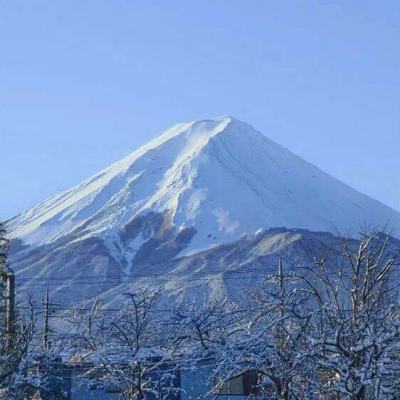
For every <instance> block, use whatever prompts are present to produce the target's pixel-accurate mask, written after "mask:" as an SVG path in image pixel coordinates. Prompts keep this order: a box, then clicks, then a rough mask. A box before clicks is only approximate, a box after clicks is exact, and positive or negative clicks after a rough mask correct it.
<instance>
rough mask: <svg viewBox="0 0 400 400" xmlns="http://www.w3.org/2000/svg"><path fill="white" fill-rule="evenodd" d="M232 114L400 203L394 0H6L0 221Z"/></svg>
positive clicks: (399, 52) (399, 22) (399, 74)
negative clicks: (183, 128) (161, 138)
mask: <svg viewBox="0 0 400 400" xmlns="http://www.w3.org/2000/svg"><path fill="white" fill-rule="evenodd" d="M225 114H231V115H233V116H235V117H237V118H239V119H242V120H245V121H247V122H249V123H251V124H252V125H253V126H255V127H256V128H257V129H259V130H260V131H262V132H263V133H265V134H266V135H267V136H269V137H270V138H271V139H273V140H275V141H277V142H279V143H281V144H283V145H284V146H286V147H288V148H289V149H291V150H293V151H294V152H296V153H297V154H299V155H301V156H302V157H304V158H305V159H307V160H309V161H311V162H313V163H314V164H316V165H317V166H319V167H321V168H322V169H324V170H325V171H327V172H329V173H331V174H332V175H334V176H336V177H337V178H339V179H341V180H343V181H344V182H346V183H348V184H350V185H352V186H354V187H355V188H357V189H359V190H361V191H363V192H365V193H367V194H369V195H371V196H373V197H375V198H377V199H379V200H381V201H383V202H385V203H387V204H389V205H391V206H392V207H394V208H397V209H398V210H400V156H399V153H400V3H399V2H398V1H396V0H393V1H347V0H343V1H304V0H302V1H268V0H258V1H257V0H251V1H249V0H207V1H201V0H193V1H191V0H190V1H188V0H180V1H177V0H168V1H166V0H165V1H164V0H157V1H151V0H142V1H135V0H125V1H123V0H112V1H110V0H107V1H106V0H68V1H67V0H57V1H54V0H30V1H27V0H0V161H1V169H0V187H1V196H0V218H1V217H3V218H4V217H10V216H12V215H13V214H15V213H17V212H19V211H21V210H23V209H25V208H27V207H29V206H31V205H33V204H35V203H37V202H38V201H40V200H42V199H44V198H45V197H47V196H48V195H50V194H53V193H56V192H58V191H60V190H63V189H66V188H68V187H70V186H71V185H74V184H77V183H79V182H80V181H81V180H82V179H84V178H86V177H88V176H90V175H91V174H93V173H95V172H97V171H98V170H99V169H100V168H102V167H105V166H107V165H108V164H109V163H111V162H113V161H116V160H118V159H119V158H121V157H122V156H124V155H126V154H128V153H130V152H131V151H132V150H134V149H135V148H136V147H137V146H139V145H140V144H143V143H144V142H146V141H148V140H149V139H150V138H152V137H154V136H155V135H157V134H158V133H160V132H161V131H162V130H164V129H165V128H167V127H169V126H170V125H171V124H173V123H176V122H180V121H184V120H192V119H201V118H207V117H217V116H220V115H225Z"/></svg>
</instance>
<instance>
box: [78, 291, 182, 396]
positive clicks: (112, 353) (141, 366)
mask: <svg viewBox="0 0 400 400" xmlns="http://www.w3.org/2000/svg"><path fill="white" fill-rule="evenodd" d="M158 296H159V292H158V291H155V292H154V291H151V290H149V289H147V288H143V289H139V290H138V291H136V292H135V293H127V294H126V297H127V300H128V301H127V304H126V305H125V306H124V307H123V308H122V309H121V311H120V312H111V313H110V312H108V310H107V309H104V308H102V307H101V305H100V304H99V303H98V302H96V303H95V304H94V306H93V308H92V310H91V311H90V312H89V313H88V314H86V315H79V316H77V318H75V321H76V322H78V324H77V331H76V334H75V335H74V337H73V345H74V347H75V349H76V351H75V361H76V362H78V363H79V364H81V363H83V364H84V365H86V366H89V365H90V367H86V368H85V371H84V374H83V376H82V379H83V380H84V381H86V382H88V383H89V384H91V385H95V386H97V387H98V388H116V389H118V390H119V391H120V392H121V396H122V397H123V398H124V399H126V400H128V399H129V400H137V399H144V398H147V397H146V396H153V397H152V398H155V399H164V398H166V397H167V396H169V395H171V393H174V392H175V391H177V390H178V388H177V386H176V384H175V382H174V380H175V372H176V365H175V359H174V357H175V355H176V354H177V349H178V346H177V343H176V342H171V341H169V340H168V336H169V335H168V334H167V333H166V332H167V330H166V325H165V322H164V321H165V318H166V315H165V314H166V311H165V312H164V311H163V310H158V309H156V307H155V306H156V304H157V301H156V300H157V298H158Z"/></svg>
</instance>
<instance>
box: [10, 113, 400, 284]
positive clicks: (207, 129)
mask: <svg viewBox="0 0 400 400" xmlns="http://www.w3.org/2000/svg"><path fill="white" fill-rule="evenodd" d="M365 222H367V223H369V224H371V225H373V226H383V225H384V224H387V223H389V224H390V225H391V226H392V227H393V228H394V229H395V231H396V232H399V231H398V230H397V229H398V228H399V227H400V214H399V213H397V212H396V211H394V210H392V209H391V208H389V207H387V206H385V205H383V204H381V203H379V202H378V201H375V200H373V199H371V198H369V197H367V196H365V195H363V194H361V193H359V192H357V191H356V190H354V189H352V188H350V187H349V186H347V185H345V184H343V183H341V182H339V181H338V180H336V179H334V178H332V177H331V176H329V175H327V174H325V173H324V172H322V171H321V170H320V169H318V168H317V167H315V166H313V165H311V164H309V163H308V162H306V161H304V160H302V159H301V158H300V157H298V156H296V155H295V154H293V153H291V152H290V151H289V150H287V149H285V148H283V147H281V146H280V145H278V144H276V143H274V142H273V141H271V140H269V139H268V138H267V137H265V136H264V135H262V134H261V133H259V132H257V131H256V130H255V129H253V128H252V127H251V126H250V125H248V124H246V123H243V122H241V121H238V120H236V119H234V118H231V117H227V118H223V119H220V120H213V121H212V120H204V121H194V122H188V123H181V124H178V125H175V126H173V127H172V128H170V129H169V130H167V131H166V132H164V133H163V134H162V135H161V136H159V137H158V138H156V139H155V140H153V141H151V142H149V143H148V144H146V145H144V146H143V147H141V148H139V149H138V150H136V151H134V152H133V153H132V154H130V155H129V156H127V157H126V158H124V159H122V160H121V161H119V162H117V163H115V164H113V165H112V166H110V167H109V168H106V169H105V170H103V171H101V172H99V173H98V174H97V175H95V176H93V177H92V178H90V179H88V180H87V181H85V182H83V183H82V184H80V185H78V186H76V187H74V188H72V189H70V190H67V191H65V192H63V193H60V194H58V195H55V196H53V197H51V198H49V199H47V200H45V201H43V202H42V203H41V204H39V205H38V206H36V207H33V208H32V209H30V210H28V211H25V212H23V213H21V214H20V215H18V216H16V217H15V218H13V219H12V220H11V221H9V223H8V229H9V231H10V234H11V237H12V238H13V239H14V250H13V262H14V268H15V269H16V271H17V272H18V273H19V274H20V275H21V276H26V277H28V278H30V277H36V278H37V277H38V276H39V277H49V276H53V275H57V274H58V275H60V274H61V275H66V276H69V277H71V279H78V278H79V276H81V275H87V274H88V273H89V274H98V275H99V274H100V275H101V274H103V275H104V276H107V275H108V276H110V275H113V276H114V275H121V274H132V273H134V272H135V271H138V270H140V268H141V267H142V266H144V265H146V266H147V267H146V268H150V267H151V270H152V271H154V273H155V274H157V271H156V270H154V266H155V265H158V264H160V263H165V262H168V261H169V260H173V259H176V258H177V257H179V258H180V259H181V258H182V257H185V256H189V255H193V254H196V253H198V252H200V251H204V250H207V249H210V248H213V247H216V246H218V245H221V244H227V243H232V242H234V241H239V242H240V240H241V238H243V236H244V235H246V234H247V235H252V234H255V233H256V232H257V231H259V230H262V229H269V228H276V227H285V228H303V229H308V230H313V231H328V230H330V229H332V228H333V227H334V228H336V229H339V230H343V231H349V230H350V231H351V230H352V231H356V230H357V229H358V228H359V227H360V225H361V224H363V223H365ZM105 282H106V280H105ZM105 284H106V283H105ZM106 286H107V288H109V287H110V286H109V285H108V283H107V284H106Z"/></svg>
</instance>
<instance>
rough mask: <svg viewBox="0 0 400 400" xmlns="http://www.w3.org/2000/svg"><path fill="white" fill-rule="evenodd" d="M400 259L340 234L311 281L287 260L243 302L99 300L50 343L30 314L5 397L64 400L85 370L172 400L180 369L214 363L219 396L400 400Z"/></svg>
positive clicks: (365, 238) (314, 259)
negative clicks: (244, 382)
mask: <svg viewBox="0 0 400 400" xmlns="http://www.w3.org/2000/svg"><path fill="white" fill-rule="evenodd" d="M399 250H400V249H399V248H396V247H394V245H393V242H392V240H391V238H390V236H389V235H387V234H382V233H376V232H368V233H364V234H363V235H361V237H360V239H359V240H354V239H348V238H344V237H341V238H340V240H339V242H338V244H335V245H332V246H327V245H322V244H321V245H319V246H316V247H315V248H313V249H312V250H308V254H309V258H310V263H308V264H307V266H305V268H303V269H302V271H303V272H304V273H302V274H301V275H299V274H296V273H293V272H291V271H293V269H291V268H289V267H288V266H285V263H284V262H283V261H282V260H280V261H279V263H278V265H277V266H276V273H275V274H271V275H268V276H266V277H265V280H264V282H260V285H259V286H257V288H254V289H253V290H250V289H249V293H248V296H247V298H248V300H247V301H246V302H244V303H243V304H240V305H238V304H233V303H230V302H229V301H227V300H226V301H206V302H202V303H201V304H200V303H199V302H198V301H189V300H187V301H183V302H182V303H181V304H179V305H175V306H174V307H171V308H170V307H165V302H163V301H162V297H163V296H162V291H154V290H152V289H148V288H141V289H139V290H137V291H136V292H135V293H126V303H125V304H124V305H123V307H121V308H120V309H118V310H112V309H109V308H107V307H104V306H102V304H101V303H100V302H98V301H95V302H94V303H93V305H92V307H89V308H87V309H82V308H81V309H76V310H71V311H70V312H68V313H67V314H68V315H66V317H65V318H66V321H67V326H68V329H67V330H66V332H65V333H64V334H63V335H61V336H55V337H54V338H52V336H51V330H49V329H48V331H47V332H46V333H47V335H48V337H47V342H45V343H47V344H46V345H43V332H40V331H39V330H37V329H36V320H35V307H34V305H32V306H31V307H32V311H31V313H30V317H25V319H22V317H21V316H20V318H19V319H20V320H19V321H18V322H17V323H16V329H15V337H14V338H13V340H12V343H7V340H2V342H1V349H0V388H1V390H2V393H3V394H2V396H3V397H2V398H9V399H24V398H26V399H31V398H32V399H33V398H35V399H56V398H57V399H59V398H60V396H62V393H63V391H62V387H63V373H62V372H63V371H65V370H66V369H68V368H71V367H73V366H75V367H76V368H77V370H79V371H80V372H79V377H78V379H79V380H80V382H81V384H83V385H89V386H91V387H97V388H103V389H107V388H118V389H119V390H120V393H121V398H124V399H129V400H133V399H146V398H155V399H158V398H160V399H164V398H167V395H168V394H171V393H175V392H177V391H179V390H180V388H179V387H178V386H177V385H176V381H175V379H174V376H175V375H174V371H176V370H177V369H180V370H190V371H196V368H202V367H203V366H204V361H205V360H207V362H208V363H209V364H211V365H212V366H213V367H212V369H211V371H212V372H211V374H210V376H209V377H208V379H209V382H210V389H209V390H208V391H207V393H205V396H209V397H210V398H212V397H213V396H215V395H217V394H218V393H223V392H224V391H225V390H226V385H227V382H229V381H230V380H231V379H234V378H235V377H237V376H239V375H241V374H244V373H251V374H252V376H253V378H254V379H253V380H252V386H253V387H252V393H254V396H256V397H257V396H258V398H263V399H277V400H278V399H279V400H294V399H296V400H297V399H298V400H300V399H310V400H313V399H332V400H342V399H344V400H378V399H379V400H380V399H385V400H386V399H399V398H400V319H399V307H398V299H399V297H398V290H397V288H398V286H399V282H400V281H399V280H398V272H399V270H398V267H399V263H398V261H399ZM49 338H50V339H49ZM57 396H58V397H57Z"/></svg>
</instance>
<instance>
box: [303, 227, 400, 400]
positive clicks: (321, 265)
mask: <svg viewBox="0 0 400 400" xmlns="http://www.w3.org/2000/svg"><path fill="white" fill-rule="evenodd" d="M399 254H400V253H399V248H397V247H394V246H393V244H392V240H391V237H390V236H389V235H387V234H383V233H378V232H364V233H363V234H362V237H361V238H360V239H359V240H357V241H356V240H354V239H349V238H345V237H342V238H340V244H339V245H338V246H335V247H332V248H326V249H325V250H324V251H319V252H318V253H317V254H314V256H313V259H312V263H313V267H312V268H310V274H309V275H307V276H304V277H303V278H302V279H303V281H304V282H305V283H306V287H307V288H308V290H309V293H310V294H311V295H312V298H313V305H314V307H315V312H314V316H313V333H312V336H311V337H310V340H311V342H312V346H313V350H312V352H310V357H311V358H312V359H313V361H314V362H315V363H316V366H317V370H316V375H315V382H314V383H315V390H317V391H318V392H319V393H321V395H324V396H329V395H330V396H334V398H339V399H349V400H365V399H394V398H398V397H396V396H398V393H397V394H396V390H397V388H396V387H395V386H396V385H395V383H396V381H397V380H398V372H399V368H398V360H399V359H398V352H399V344H400V342H399V340H400V329H399V313H398V304H397V302H398V298H397V294H396V290H395V289H396V287H397V284H396V281H395V279H394V278H397V277H396V267H398V266H399V262H398V261H399ZM396 374H397V376H396Z"/></svg>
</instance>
